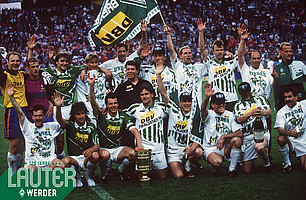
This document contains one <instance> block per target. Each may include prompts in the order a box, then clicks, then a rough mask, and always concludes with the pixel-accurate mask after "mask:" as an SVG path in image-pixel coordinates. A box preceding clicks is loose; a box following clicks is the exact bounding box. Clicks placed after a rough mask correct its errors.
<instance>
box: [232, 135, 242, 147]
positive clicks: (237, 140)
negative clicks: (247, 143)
mask: <svg viewBox="0 0 306 200" xmlns="http://www.w3.org/2000/svg"><path fill="white" fill-rule="evenodd" d="M231 141H232V142H233V148H234V149H239V148H240V147H241V144H242V140H241V138H240V137H233V138H232V139H231Z"/></svg>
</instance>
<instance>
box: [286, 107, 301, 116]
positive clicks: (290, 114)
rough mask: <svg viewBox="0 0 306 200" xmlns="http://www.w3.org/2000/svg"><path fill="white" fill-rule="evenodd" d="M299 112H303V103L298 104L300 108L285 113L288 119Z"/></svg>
mask: <svg viewBox="0 0 306 200" xmlns="http://www.w3.org/2000/svg"><path fill="white" fill-rule="evenodd" d="M298 113H303V110H302V108H301V105H299V106H298V109H296V110H293V111H291V112H287V113H285V118H286V119H287V118H288V117H291V116H294V114H298Z"/></svg>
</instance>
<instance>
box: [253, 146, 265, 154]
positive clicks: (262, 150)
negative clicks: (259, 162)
mask: <svg viewBox="0 0 306 200" xmlns="http://www.w3.org/2000/svg"><path fill="white" fill-rule="evenodd" d="M254 148H255V151H256V152H257V153H258V154H260V155H263V154H264V153H265V151H266V148H265V147H264V145H262V144H259V145H255V147H254Z"/></svg>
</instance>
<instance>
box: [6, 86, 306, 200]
mask: <svg viewBox="0 0 306 200" xmlns="http://www.w3.org/2000/svg"><path fill="white" fill-rule="evenodd" d="M237 82H240V81H237ZM237 85H238V84H237ZM271 97H272V98H271V99H270V102H271V104H272V108H274V100H273V94H271ZM2 101H3V97H2V96H0V103H1V105H2ZM3 110H4V108H3V107H2V106H0V116H1V117H0V127H1V128H0V133H1V135H2V136H1V137H0V155H1V156H0V174H2V173H3V172H4V171H5V170H6V169H7V161H6V156H7V151H8V141H7V140H6V139H4V137H3V134H4V133H3V126H4V124H3ZM275 114H276V113H275V112H272V126H273V125H274V122H275ZM277 136H278V134H277V131H276V130H273V131H272V153H271V155H272V157H273V164H274V167H275V172H274V173H273V174H264V173H263V163H262V161H261V159H257V160H256V162H255V163H256V171H255V173H253V174H250V175H245V174H243V173H242V169H241V167H238V172H240V176H239V177H238V178H234V179H232V178H229V177H227V176H226V171H227V167H228V164H229V163H228V162H225V163H223V166H222V169H221V172H222V173H223V174H222V175H221V176H217V177H215V176H212V175H211V173H210V168H209V166H208V165H207V164H206V163H205V162H204V161H203V159H202V160H201V164H202V165H203V167H204V168H203V169H198V170H196V177H195V178H183V179H181V180H175V179H174V178H172V177H170V178H168V179H167V180H163V181H158V180H153V181H152V185H151V186H148V187H144V188H140V187H139V186H138V182H137V181H136V180H131V181H129V182H121V181H120V180H119V177H118V176H113V177H111V179H110V180H109V183H108V184H106V185H101V184H97V185H98V186H96V187H95V188H94V189H91V188H90V187H88V186H86V184H85V186H84V187H83V188H75V189H74V190H73V191H72V192H71V193H70V194H69V195H68V196H67V197H66V198H65V199H71V200H78V199H101V198H103V199H111V197H112V198H113V199H124V200H125V199H159V200H161V199H257V200H258V199H267V200H270V199H290V200H291V199H297V200H302V199H305V196H306V173H305V172H304V171H301V170H300V169H298V168H297V167H296V163H297V160H296V158H295V156H294V155H293V156H292V162H293V165H294V166H293V167H294V168H293V171H292V173H291V174H282V173H281V163H282V158H281V156H280V154H279V152H278V147H277V141H276V139H277ZM99 171H100V170H99V169H98V170H96V174H95V175H96V182H97V183H98V180H99V179H98V177H99V176H100V172H99ZM1 199H2V198H1ZM4 199H5V197H4Z"/></svg>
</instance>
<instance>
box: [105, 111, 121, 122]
mask: <svg viewBox="0 0 306 200" xmlns="http://www.w3.org/2000/svg"><path fill="white" fill-rule="evenodd" d="M107 119H112V120H115V119H119V112H118V111H117V114H116V116H115V117H112V116H110V114H109V113H108V112H107Z"/></svg>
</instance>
